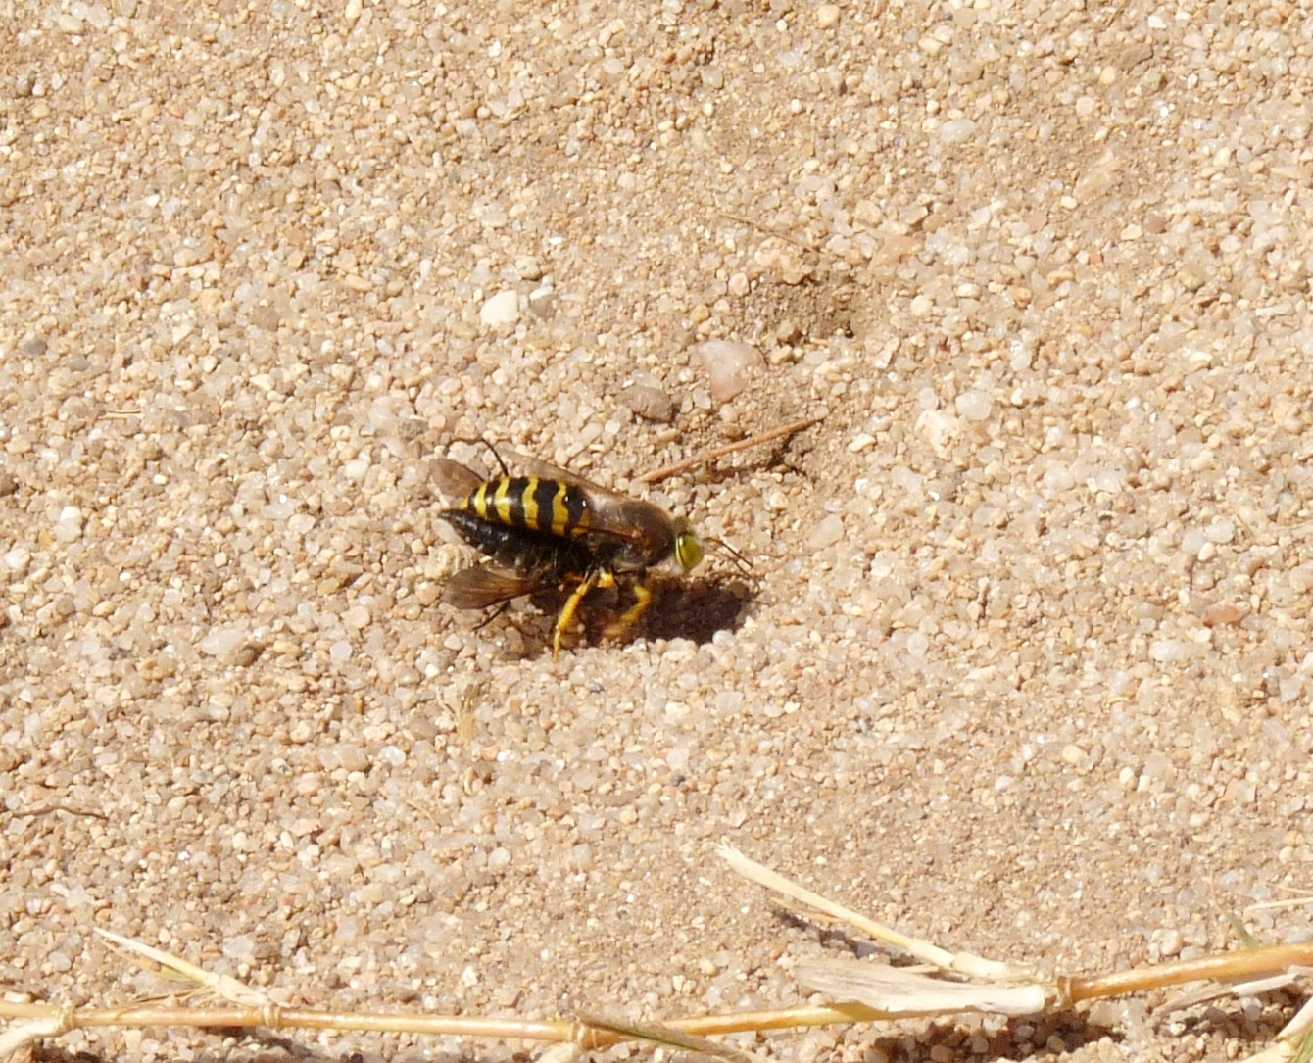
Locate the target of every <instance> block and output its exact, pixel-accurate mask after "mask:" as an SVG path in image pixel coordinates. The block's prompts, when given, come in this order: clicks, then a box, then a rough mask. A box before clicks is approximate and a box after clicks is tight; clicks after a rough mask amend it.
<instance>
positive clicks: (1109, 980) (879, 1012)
mask: <svg viewBox="0 0 1313 1063" xmlns="http://www.w3.org/2000/svg"><path fill="white" fill-rule="evenodd" d="M719 852H720V855H721V856H722V857H723V858H724V859H725V860H726V861H728V862H729V864H730V866H731V867H733V868H734V870H735V871H736V872H738V873H739V874H740V875H742V876H743V877H745V878H747V879H749V880H750V881H753V882H756V883H758V884H759V885H762V886H765V887H766V888H768V889H771V890H773V891H775V892H776V893H778V894H780V895H782V896H784V897H787V898H789V899H790V900H792V901H795V902H798V903H800V904H802V905H804V906H805V907H806V908H808V909H809V910H812V911H816V912H820V913H822V914H823V915H825V916H828V917H831V918H834V919H838V920H840V921H842V922H843V923H846V924H848V925H849V926H851V927H853V928H854V929H856V930H858V931H859V932H861V933H863V934H867V935H869V936H870V937H871V938H873V939H874V940H877V941H880V942H882V943H884V944H885V945H889V946H891V947H895V948H898V949H900V950H902V951H903V952H906V953H908V954H909V955H911V956H914V957H916V958H917V959H919V960H921V961H923V962H924V963H927V964H929V965H930V968H931V969H932V970H936V971H939V972H943V973H947V974H950V975H953V976H955V979H953V980H949V979H945V978H942V977H938V976H934V975H927V974H925V973H922V972H921V971H918V970H914V969H912V968H907V967H904V968H896V967H892V966H889V965H888V964H884V963H879V962H874V961H862V960H853V959H847V958H845V959H840V960H821V961H812V962H807V963H803V964H801V965H800V966H799V967H798V980H799V982H800V983H801V984H802V985H803V986H805V987H807V988H808V989H812V990H816V991H818V992H823V993H827V994H829V995H831V996H834V997H837V998H839V1001H840V1002H838V1003H834V1004H824V1005H806V1006H802V1007H794V1008H783V1009H777V1010H767V1011H752V1012H737V1013H730V1014H722V1015H701V1016H694V1017H689V1018H682V1019H672V1020H668V1021H663V1022H654V1023H642V1024H640V1023H635V1022H629V1021H626V1020H620V1021H616V1020H612V1019H605V1018H597V1017H593V1016H582V1017H580V1018H579V1020H577V1021H566V1020H558V1021H546V1022H542V1021H532V1020H521V1019H477V1018H463V1017H459V1016H450V1015H419V1014H414V1013H407V1012H344V1011H328V1010H317V1009H312V1008H290V1007H289V1008H284V1007H280V1006H278V1005H277V1004H275V1003H273V1002H272V1001H271V1000H270V999H269V998H268V997H267V996H266V995H264V994H263V993H260V992H258V991H256V990H253V989H251V988H250V987H248V986H246V985H244V984H242V983H241V982H239V981H237V980H236V979H233V978H229V977H227V976H225V975H218V974H213V973H211V972H209V971H206V970H204V969H202V968H200V967H197V966H196V965H194V964H191V963H189V962H188V961H186V960H183V959H181V958H180V957H178V956H175V955H173V954H172V953H169V952H166V951H164V950H162V949H158V948H155V947H153V946H150V945H146V944H143V943H142V942H139V941H134V940H132V939H130V938H125V937H123V936H121V935H118V934H114V933H110V932H108V931H102V930H97V933H98V934H99V935H100V936H101V937H103V938H105V939H106V940H107V941H109V942H111V943H113V944H114V945H115V946H116V947H117V948H119V949H120V950H122V951H124V952H125V953H126V954H128V955H129V956H130V957H131V958H132V959H134V960H135V961H137V962H139V963H143V962H144V963H146V964H149V965H151V967H152V969H154V968H155V967H156V965H158V968H159V969H162V970H163V971H165V972H167V973H169V974H171V975H173V976H175V977H178V978H181V979H184V980H186V981H187V982H188V983H189V984H191V985H192V986H195V987H200V988H203V989H205V990H208V991H210V992H212V993H215V994H218V995H219V996H221V997H222V998H224V999H225V1000H226V1001H228V1002H229V1004H228V1006H223V1007H217V1006H216V1007H184V1006H179V1005H176V1004H162V1003H154V1002H152V1003H138V1004H129V1005H127V1006H124V1007H113V1008H96V1007H88V1008H62V1007H58V1006H56V1005H53V1004H42V1003H32V1002H17V1001H12V1000H10V1001H6V1000H0V1018H3V1019H6V1020H9V1021H10V1022H11V1023H13V1025H12V1026H11V1027H10V1028H9V1029H8V1030H6V1031H5V1032H4V1033H3V1034H2V1035H0V1060H3V1059H5V1058H7V1057H9V1056H11V1055H13V1054H15V1053H19V1052H22V1051H24V1050H30V1049H31V1046H32V1045H34V1044H35V1043H36V1042H37V1041H40V1040H42V1039H47V1038H53V1037H58V1036H60V1035H62V1034H64V1033H66V1032H68V1031H71V1030H76V1029H95V1028H100V1027H120V1028H123V1027H145V1026H172V1027H192V1028H195V1029H216V1028H225V1029H254V1028H257V1027H258V1028H263V1029H270V1030H273V1029H282V1030H288V1029H303V1030H331V1031H334V1032H340V1033H346V1032H352V1033H385V1034H414V1035H421V1036H425V1035H427V1036H439V1035H441V1036H455V1037H468V1038H478V1039H502V1040H518V1041H537V1042H555V1043H556V1044H555V1046H554V1047H553V1048H552V1049H551V1050H550V1051H549V1052H548V1054H547V1056H546V1057H545V1058H547V1059H549V1060H552V1061H554V1063H565V1061H567V1060H570V1059H574V1058H576V1057H577V1056H578V1054H579V1053H580V1052H581V1051H586V1050H590V1049H596V1048H604V1047H607V1046H609V1045H613V1044H616V1043H618V1042H621V1041H626V1040H639V1041H644V1042H648V1043H651V1044H658V1045H661V1046H664V1047H667V1048H673V1049H677V1050H680V1051H690V1052H697V1053H701V1054H702V1055H704V1056H708V1057H711V1058H714V1059H724V1060H734V1061H738V1060H751V1059H753V1058H754V1057H753V1056H752V1055H751V1054H749V1053H747V1052H745V1051H743V1050H741V1049H738V1048H735V1047H729V1046H725V1045H722V1044H718V1043H713V1042H711V1041H709V1040H706V1039H707V1038H711V1037H723V1036H725V1035H728V1034H740V1033H752V1034H764V1033H767V1032H771V1031H778V1030H799V1029H803V1028H806V1027H815V1026H831V1025H849V1024H856V1023H868V1022H874V1021H882V1020H895V1019H906V1018H913V1017H942V1016H946V1015H953V1014H958V1013H969V1012H991V1013H995V1014H1003V1015H1030V1014H1035V1013H1037V1012H1046V1011H1053V1010H1055V1009H1060V1008H1066V1007H1069V1006H1070V1005H1071V1004H1073V1003H1076V1002H1079V1001H1089V1000H1095V999H1099V998H1103V997H1111V996H1119V995H1124V994H1128V993H1142V992H1146V991H1150V990H1158V989H1163V988H1168V987H1171V986H1177V985H1183V984H1186V983H1190V982H1213V983H1216V982H1222V983H1226V986H1225V987H1224V988H1220V989H1218V988H1213V987H1209V988H1206V989H1204V990H1203V991H1202V993H1200V994H1196V995H1194V996H1192V997H1187V998H1179V999H1178V1000H1177V1001H1175V1002H1174V1006H1184V1005H1185V1004H1190V1003H1198V1002H1202V1001H1204V1000H1208V999H1212V998H1213V997H1215V996H1218V995H1222V994H1226V993H1230V994H1239V993H1245V994H1248V993H1259V992H1268V991H1271V990H1275V989H1282V988H1286V987H1287V986H1289V985H1290V984H1291V982H1292V981H1294V980H1295V979H1296V978H1300V977H1306V976H1308V975H1309V974H1310V972H1311V971H1313V942H1310V943H1305V944H1301V945H1273V946H1267V947H1263V948H1243V949H1236V950H1234V951H1232V952H1228V953H1221V954H1217V955H1213V956H1205V957H1200V958H1198V959H1194V960H1186V961H1180V962H1175V963H1166V964H1159V965H1157V966H1152V967H1137V968H1132V969H1130V970H1126V971H1118V972H1114V973H1112V974H1107V975H1100V976H1096V977H1060V976H1054V977H1052V978H1051V979H1039V978H1038V977H1037V976H1036V975H1034V974H1033V973H1031V974H1030V977H1029V978H1027V977H1025V973H1029V972H1030V971H1031V969H1030V968H1025V967H1021V966H1018V965H1011V964H1005V963H999V962H997V961H993V960H987V959H983V958H982V957H978V956H973V955H971V954H969V953H955V952H951V951H949V950H947V949H943V948H940V947H939V946H937V945H934V944H932V943H930V942H927V941H922V940H920V939H917V938H912V937H909V936H907V935H903V934H899V933H898V932H896V931H894V930H891V929H889V928H887V927H884V926H881V925H880V924H877V923H874V922H872V921H871V920H869V919H866V918H865V917H863V916H861V915H859V914H858V913H856V912H852V911H850V910H848V909H846V908H844V907H843V906H842V905H839V904H836V903H835V902H833V901H830V900H827V899H826V898H824V897H821V896H819V895H818V894H815V893H812V892H811V891H809V890H807V889H805V888H803V887H802V886H799V885H798V884H797V883H794V882H791V881H789V880H788V879H786V878H784V877H783V876H782V875H779V874H778V873H776V872H774V871H771V870H770V869H769V868H766V867H763V866H762V865H760V864H757V863H755V862H754V861H752V860H750V859H749V858H748V857H746V856H744V855H743V854H742V853H741V852H739V851H738V850H736V849H733V848H732V847H730V846H727V845H726V846H721V847H720V849H719ZM967 974H972V975H974V977H975V979H976V980H975V981H973V982H964V981H960V980H956V979H960V978H961V976H963V975H967ZM1248 1063H1313V1002H1310V1003H1307V1004H1305V1005H1304V1007H1303V1008H1301V1009H1300V1011H1299V1012H1298V1013H1297V1014H1296V1015H1295V1017H1294V1018H1293V1019H1291V1021H1290V1022H1289V1023H1288V1024H1287V1026H1286V1028H1285V1029H1284V1030H1283V1031H1282V1032H1281V1034H1280V1035H1279V1039H1278V1041H1277V1042H1276V1043H1274V1044H1272V1045H1270V1046H1268V1047H1267V1048H1265V1049H1264V1050H1263V1051H1262V1052H1260V1053H1258V1054H1257V1055H1255V1056H1252V1057H1250V1059H1249V1061H1248Z"/></svg>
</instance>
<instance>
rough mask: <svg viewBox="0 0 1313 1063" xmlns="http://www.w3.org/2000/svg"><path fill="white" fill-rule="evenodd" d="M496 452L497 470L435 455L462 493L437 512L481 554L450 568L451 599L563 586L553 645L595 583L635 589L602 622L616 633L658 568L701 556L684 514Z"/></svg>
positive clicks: (495, 600) (633, 614) (473, 601)
mask: <svg viewBox="0 0 1313 1063" xmlns="http://www.w3.org/2000/svg"><path fill="white" fill-rule="evenodd" d="M489 449H492V448H491V446H489ZM493 456H494V457H496V458H497V462H498V464H499V465H500V466H501V470H502V475H501V476H499V477H496V478H494V479H487V478H485V477H483V476H480V475H479V474H478V473H476V472H474V471H473V470H472V469H469V468H467V467H466V466H464V465H462V464H460V463H459V462H457V461H453V460H451V459H450V458H439V459H437V460H436V463H435V469H434V476H435V479H436V480H437V482H438V485H439V486H440V487H441V488H442V490H443V491H444V493H446V494H448V495H449V496H450V497H452V498H453V499H458V500H459V501H456V502H455V503H454V504H453V505H451V506H450V507H449V508H447V509H444V510H442V512H441V514H440V516H442V517H443V518H444V519H445V520H446V521H448V523H450V524H451V526H452V527H453V528H455V530H456V531H457V533H458V534H459V535H460V536H461V538H462V539H464V540H465V542H466V543H468V544H469V545H470V546H472V547H474V548H475V549H476V550H478V551H479V552H480V553H482V554H484V555H485V556H486V557H487V558H488V560H487V561H485V562H483V563H482V564H479V565H476V566H474V567H472V568H466V569H462V570H461V571H459V572H457V573H456V574H455V575H454V576H453V577H452V579H451V581H450V582H449V583H448V584H447V588H446V592H445V594H444V596H443V597H444V600H445V601H447V602H449V603H450V604H451V605H454V606H456V607H457V608H461V609H483V608H487V607H489V606H494V605H496V606H501V607H502V608H504V607H505V606H506V605H508V604H509V603H510V602H511V601H513V600H514V599H516V598H520V597H523V596H525V595H530V594H534V593H537V592H539V591H543V590H551V589H555V590H557V591H560V592H562V593H564V592H566V591H568V592H569V593H568V594H567V595H566V598H565V601H564V604H563V605H562V606H561V609H560V612H559V613H558V614H557V617H556V632H555V637H554V639H553V642H552V650H553V654H554V655H559V654H560V652H561V640H562V637H563V636H564V635H565V634H566V633H567V632H568V631H569V629H570V626H571V624H572V623H573V622H574V618H575V614H576V613H577V612H578V610H579V607H580V605H581V604H582V603H583V600H584V599H585V598H586V597H587V596H588V594H589V593H590V592H591V591H593V590H594V589H609V588H612V587H616V586H617V585H619V584H621V583H623V584H624V585H625V586H626V587H627V588H629V590H630V592H631V593H632V595H633V599H634V601H633V604H632V605H630V606H629V608H628V609H626V610H625V612H624V613H623V614H622V615H621V616H620V617H619V619H618V620H616V621H614V622H612V623H611V624H609V625H608V626H607V629H606V633H607V635H609V636H619V635H623V634H624V633H625V632H627V631H629V630H630V629H631V628H632V627H633V626H634V625H635V624H636V623H637V622H638V621H639V620H640V619H642V617H643V614H644V613H646V612H647V610H648V609H649V608H650V607H651V605H652V601H653V598H654V592H653V590H652V585H651V582H650V577H651V574H652V573H653V572H654V571H655V570H658V569H660V568H663V567H664V568H668V567H674V568H676V569H678V570H679V571H682V572H684V573H687V572H691V571H692V570H693V569H695V568H696V567H697V566H698V565H699V564H700V563H701V562H702V558H703V556H704V553H705V550H704V547H703V545H702V540H701V539H700V538H699V537H698V535H697V533H696V532H694V531H693V529H692V528H691V527H690V526H689V523H688V521H687V520H686V519H684V518H683V517H674V516H671V515H670V514H669V513H667V512H666V511H665V510H664V509H662V508H661V507H660V506H657V505H654V504H652V503H651V502H644V501H640V500H639V499H636V498H629V497H626V496H625V495H621V494H617V493H616V492H614V491H610V490H608V489H607V488H605V487H602V486H601V485H599V484H595V483H592V482H591V481H589V480H585V479H583V478H581V477H579V476H576V475H574V474H572V473H569V472H567V471H566V470H564V469H561V468H558V467H557V466H554V465H548V464H546V463H545V462H535V463H534V464H535V465H537V466H539V467H540V468H541V469H542V470H543V475H540V476H512V475H511V473H510V470H509V469H507V467H506V464H505V463H504V462H503V461H502V460H501V457H500V455H498V454H497V452H496V451H495V450H493ZM493 615H494V616H495V615H496V614H493Z"/></svg>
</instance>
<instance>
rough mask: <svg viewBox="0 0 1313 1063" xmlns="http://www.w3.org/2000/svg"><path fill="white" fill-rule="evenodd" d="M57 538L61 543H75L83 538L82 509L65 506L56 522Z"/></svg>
mask: <svg viewBox="0 0 1313 1063" xmlns="http://www.w3.org/2000/svg"><path fill="white" fill-rule="evenodd" d="M54 534H55V538H56V539H57V540H59V542H61V543H75V542H77V541H78V540H79V539H81V538H82V510H80V509H78V507H77V506H65V507H64V508H63V509H61V510H60V511H59V519H58V520H57V521H56V522H55V532H54Z"/></svg>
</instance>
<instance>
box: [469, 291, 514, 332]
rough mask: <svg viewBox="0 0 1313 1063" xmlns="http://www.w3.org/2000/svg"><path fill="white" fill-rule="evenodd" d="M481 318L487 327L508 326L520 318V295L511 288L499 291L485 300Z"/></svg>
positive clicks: (480, 311)
mask: <svg viewBox="0 0 1313 1063" xmlns="http://www.w3.org/2000/svg"><path fill="white" fill-rule="evenodd" d="M479 320H480V321H481V322H483V324H484V325H485V326H486V327H487V328H506V327H507V326H509V325H514V324H515V323H516V322H517V321H519V320H520V297H519V296H518V295H517V294H516V293H515V292H514V291H511V290H509V289H508V290H506V291H504V292H498V293H497V294H496V295H494V296H493V297H492V298H491V299H488V300H487V301H486V302H484V304H483V307H482V308H481V309H480V310H479Z"/></svg>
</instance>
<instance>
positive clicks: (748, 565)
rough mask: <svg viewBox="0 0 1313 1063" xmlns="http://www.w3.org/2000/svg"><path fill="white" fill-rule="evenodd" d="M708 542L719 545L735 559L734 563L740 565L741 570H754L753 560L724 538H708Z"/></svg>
mask: <svg viewBox="0 0 1313 1063" xmlns="http://www.w3.org/2000/svg"><path fill="white" fill-rule="evenodd" d="M707 542H709V543H711V545H712V546H719V547H720V548H721V549H722V550H724V551H725V553H727V554H729V556H730V557H732V558H733V559H734V563H735V564H736V565H738V566H739V571H740V572H743V573H748V572H751V571H752V562H751V561H749V560H748V559H747V558H746V557H744V556H743V555H742V554H741V553H739V552H738V551H737V550H735V549H734V547H732V546H730V545H729V543H727V542H725V540H724V539H708V540H707Z"/></svg>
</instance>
